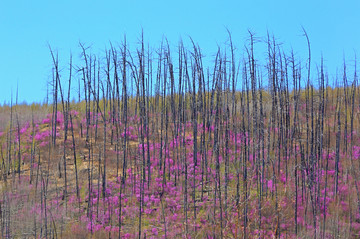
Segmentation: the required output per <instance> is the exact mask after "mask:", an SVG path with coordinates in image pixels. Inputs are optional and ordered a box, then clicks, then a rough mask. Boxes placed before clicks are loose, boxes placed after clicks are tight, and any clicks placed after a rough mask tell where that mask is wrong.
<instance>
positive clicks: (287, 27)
mask: <svg viewBox="0 0 360 239" xmlns="http://www.w3.org/2000/svg"><path fill="white" fill-rule="evenodd" d="M359 10H360V1H358V0H343V1H338V0H337V1H335V0H327V1H325V0H317V1H313V0H312V1H310V0H302V1H290V0H286V1H285V0H272V1H270V0H269V1H265V0H263V1H260V0H251V1H250V0H248V1H241V0H237V1H235V0H232V1H230V0H222V1H220V0H218V1H213V0H207V1H196V0H192V1H189V0H182V1H169V0H147V1H139V0H125V1H124V0H117V1H109V0H103V1H90V0H87V1H82V0H81V1H77V0H71V1H68V0H62V1H48V0H46V1H37V0H32V1H28V0H23V1H19V0H1V1H0V32H1V34H0V83H1V87H0V104H2V103H4V102H9V101H10V97H11V91H12V92H14V94H15V91H16V87H17V84H18V85H19V102H22V101H26V102H28V103H31V102H42V101H43V100H44V98H45V95H46V82H47V81H48V80H49V79H50V78H51V77H50V76H51V66H52V65H51V63H52V62H51V56H50V53H49V49H48V44H50V45H51V46H52V48H53V49H55V50H57V51H58V52H59V58H60V64H61V65H62V66H64V67H65V66H66V64H67V63H68V59H69V54H70V52H72V53H73V55H74V59H75V60H76V58H78V55H79V54H78V53H79V47H78V45H79V41H81V42H84V43H86V44H87V45H92V49H93V51H95V52H96V51H99V52H101V51H102V50H103V49H105V47H108V46H109V41H112V42H113V43H116V42H120V41H121V40H122V39H123V36H124V34H126V36H127V40H128V42H129V44H130V45H136V43H137V42H138V39H139V37H140V34H141V29H143V30H144V35H145V40H146V41H147V42H149V43H150V45H152V46H154V47H155V46H158V45H159V43H160V42H161V39H162V37H163V36H166V37H167V39H168V40H169V42H170V44H171V45H172V46H174V47H176V45H177V44H178V42H179V39H180V38H183V39H184V41H185V40H186V39H188V36H191V37H192V38H193V39H194V41H195V42H197V43H198V44H199V45H200V47H201V48H202V51H203V53H204V54H205V55H207V56H208V57H211V56H212V54H214V53H215V52H216V49H217V45H221V44H223V43H224V42H225V41H226V39H227V32H226V28H228V29H229V30H230V31H231V33H232V37H233V42H234V44H235V45H236V46H237V48H238V49H239V54H240V55H241V54H242V53H241V52H242V50H243V46H244V44H245V43H246V39H247V37H248V33H247V31H248V29H250V30H251V31H253V32H254V33H256V35H257V36H258V37H259V39H262V38H264V37H265V36H266V33H267V31H269V32H270V33H272V34H274V35H275V37H276V38H277V39H278V40H279V42H283V43H284V44H283V46H284V48H285V49H290V48H291V47H292V48H293V49H294V51H295V52H296V54H297V56H299V57H301V58H302V59H303V60H304V61H306V53H307V48H306V47H307V45H306V41H305V39H304V37H303V36H302V30H301V26H303V27H304V28H305V29H306V31H307V33H308V35H309V37H310V41H311V48H312V57H313V58H312V60H313V62H314V64H315V62H318V63H319V62H320V56H321V53H322V54H323V55H324V58H325V64H326V65H327V67H328V71H329V73H330V75H335V73H336V69H337V68H339V69H340V68H341V64H342V62H343V59H344V55H345V57H346V60H347V63H348V64H349V68H351V66H352V65H354V61H353V59H354V52H357V54H360V17H359ZM259 44H261V43H259ZM257 53H258V54H259V56H260V57H262V56H264V54H263V52H261V47H260V45H259V47H258V52H257ZM314 66H315V65H314ZM313 69H314V68H313Z"/></svg>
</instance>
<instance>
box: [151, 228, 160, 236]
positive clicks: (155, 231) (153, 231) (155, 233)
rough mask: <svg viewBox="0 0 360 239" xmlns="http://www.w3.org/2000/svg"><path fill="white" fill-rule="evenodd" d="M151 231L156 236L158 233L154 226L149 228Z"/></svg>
mask: <svg viewBox="0 0 360 239" xmlns="http://www.w3.org/2000/svg"><path fill="white" fill-rule="evenodd" d="M151 232H152V233H153V234H154V235H156V236H157V235H158V234H159V233H158V230H157V229H156V228H155V227H154V228H153V229H152V230H151Z"/></svg>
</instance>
